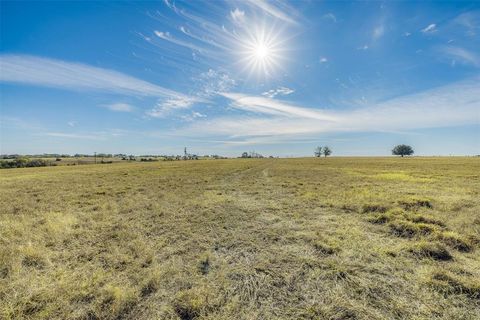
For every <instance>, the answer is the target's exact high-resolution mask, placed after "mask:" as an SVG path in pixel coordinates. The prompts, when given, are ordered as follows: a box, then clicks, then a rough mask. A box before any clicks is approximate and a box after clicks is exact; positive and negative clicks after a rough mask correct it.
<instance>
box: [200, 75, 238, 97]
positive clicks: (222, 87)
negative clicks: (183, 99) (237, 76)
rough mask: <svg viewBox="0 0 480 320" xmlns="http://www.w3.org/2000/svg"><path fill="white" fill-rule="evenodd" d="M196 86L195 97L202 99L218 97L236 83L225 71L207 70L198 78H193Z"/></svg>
mask: <svg viewBox="0 0 480 320" xmlns="http://www.w3.org/2000/svg"><path fill="white" fill-rule="evenodd" d="M193 80H194V81H195V83H196V84H197V88H196V89H197V92H196V95H197V96H199V97H203V98H208V97H212V96H214V95H218V94H219V93H221V92H226V91H229V90H230V89H232V88H233V87H235V85H236V84H237V83H236V81H235V80H234V79H233V78H232V77H231V76H230V75H229V74H228V73H227V72H225V71H221V70H214V69H208V71H206V72H202V73H201V74H200V75H199V76H196V77H193Z"/></svg>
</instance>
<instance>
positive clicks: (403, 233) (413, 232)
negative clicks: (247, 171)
mask: <svg viewBox="0 0 480 320" xmlns="http://www.w3.org/2000/svg"><path fill="white" fill-rule="evenodd" d="M389 227H390V231H391V232H392V233H393V234H394V235H396V236H399V237H404V238H412V237H415V236H423V235H427V234H430V233H432V232H434V231H435V230H437V229H436V227H435V226H433V225H431V224H427V223H414V222H411V221H406V220H400V219H399V220H394V221H392V222H390V223H389Z"/></svg>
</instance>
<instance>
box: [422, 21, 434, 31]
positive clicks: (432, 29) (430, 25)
mask: <svg viewBox="0 0 480 320" xmlns="http://www.w3.org/2000/svg"><path fill="white" fill-rule="evenodd" d="M421 31H422V32H423V33H434V32H437V25H436V24H435V23H432V24H429V25H428V26H426V27H425V28H423V29H422V30H421Z"/></svg>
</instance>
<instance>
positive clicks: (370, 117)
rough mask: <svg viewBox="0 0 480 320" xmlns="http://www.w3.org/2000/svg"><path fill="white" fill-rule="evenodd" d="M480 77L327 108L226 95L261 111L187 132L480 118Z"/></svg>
mask: <svg viewBox="0 0 480 320" xmlns="http://www.w3.org/2000/svg"><path fill="white" fill-rule="evenodd" d="M479 80H480V78H478V77H477V78H474V79H471V80H468V81H463V82H459V83H455V84H451V85H447V86H443V87H439V88H435V89H431V90H427V91H424V92H420V93H416V94H411V95H407V96H403V97H399V98H394V99H391V100H388V101H385V102H382V103H379V104H377V105H374V106H371V107H364V108H358V109H353V110H344V111H332V110H330V111H326V110H321V109H308V108H302V107H296V106H292V105H289V104H286V103H284V102H281V101H277V100H273V99H267V98H261V97H250V96H245V95H241V94H225V96H226V97H227V98H229V99H232V100H234V102H235V105H236V106H237V107H238V108H241V109H243V110H248V111H252V112H256V113H260V115H256V116H255V115H254V116H240V117H220V118H216V119H211V120H205V121H199V122H196V123H194V124H193V125H191V126H190V127H186V128H184V134H187V135H188V134H195V135H196V136H198V134H199V132H202V134H203V135H204V136H216V137H218V136H226V137H228V138H229V139H237V140H238V141H242V139H244V140H245V141H247V140H248V139H251V138H252V137H262V136H263V137H278V136H282V138H283V139H285V140H288V139H292V138H298V137H308V136H312V135H315V134H318V133H322V132H374V131H377V132H398V131H405V130H413V129H420V128H434V127H449V126H459V125H468V124H478V123H479V122H480V113H479V110H480V81H479Z"/></svg>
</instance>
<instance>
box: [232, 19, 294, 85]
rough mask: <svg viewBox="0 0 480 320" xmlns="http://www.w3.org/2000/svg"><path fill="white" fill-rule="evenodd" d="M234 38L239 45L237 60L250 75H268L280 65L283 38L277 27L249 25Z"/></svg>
mask: <svg viewBox="0 0 480 320" xmlns="http://www.w3.org/2000/svg"><path fill="white" fill-rule="evenodd" d="M244 31H245V33H243V34H239V37H238V38H237V39H236V40H237V41H238V44H239V46H240V48H239V49H240V50H239V51H238V53H239V54H240V56H241V58H240V60H239V61H238V63H239V64H241V65H243V68H244V70H246V71H247V72H249V73H250V74H251V75H256V76H261V77H270V76H272V75H273V74H274V73H275V71H276V70H277V69H278V68H279V67H281V65H282V63H281V60H282V59H283V58H284V56H283V53H284V51H285V50H284V45H285V44H284V38H283V37H282V36H281V34H280V32H279V30H278V28H277V29H276V28H273V27H272V28H268V29H267V28H266V27H265V26H263V27H259V26H257V27H251V28H248V29H244Z"/></svg>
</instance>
